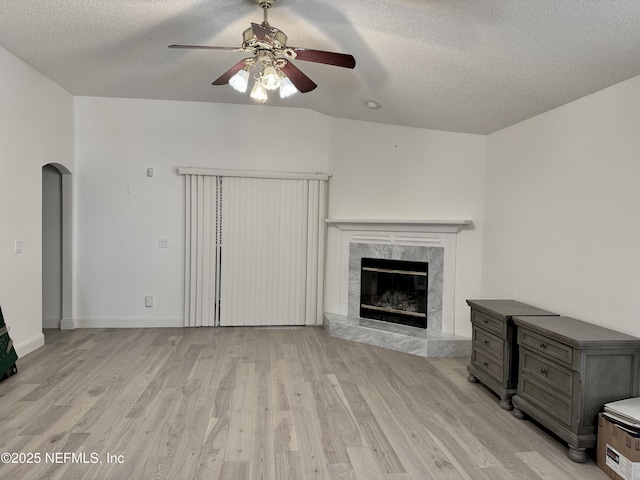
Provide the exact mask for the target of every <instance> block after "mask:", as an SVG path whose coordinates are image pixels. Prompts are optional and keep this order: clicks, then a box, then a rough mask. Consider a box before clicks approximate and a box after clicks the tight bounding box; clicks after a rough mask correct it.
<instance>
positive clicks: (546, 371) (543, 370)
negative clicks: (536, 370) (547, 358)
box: [540, 368, 549, 375]
mask: <svg viewBox="0 0 640 480" xmlns="http://www.w3.org/2000/svg"><path fill="white" fill-rule="evenodd" d="M540 373H541V374H543V375H546V374H547V373H549V371H548V370H547V369H546V368H541V369H540Z"/></svg>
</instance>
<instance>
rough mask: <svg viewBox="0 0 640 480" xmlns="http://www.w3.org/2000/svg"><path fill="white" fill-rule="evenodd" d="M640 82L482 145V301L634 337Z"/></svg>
mask: <svg viewBox="0 0 640 480" xmlns="http://www.w3.org/2000/svg"><path fill="white" fill-rule="evenodd" d="M639 126H640V77H636V78H633V79H631V80H628V81H626V82H623V83H621V84H618V85H615V86H613V87H610V88H608V89H606V90H602V91H600V92H598V93H595V94H593V95H590V96H588V97H585V98H583V99H580V100H578V101H575V102H573V103H571V104H568V105H565V106H563V107H560V108H558V109H556V110H553V111H551V112H548V113H545V114H542V115H540V116H538V117H535V118H532V119H530V120H527V121H524V122H522V123H520V124H518V125H515V126H512V127H510V128H507V129H505V130H502V131H500V132H497V133H495V134H493V135H491V136H490V137H489V139H488V168H487V200H486V204H487V206H486V212H487V213H486V218H485V241H484V260H483V264H484V265H483V296H484V297H485V298H513V299H517V300H521V301H524V302H527V303H531V304H533V305H536V306H539V307H542V308H546V309H549V310H552V311H554V312H556V313H560V314H562V315H567V316H571V317H575V318H578V319H581V320H585V321H587V322H590V323H594V324H598V325H603V326H607V327H609V328H612V329H614V330H619V331H622V332H626V333H629V334H632V335H636V336H640V320H639V319H640V303H638V292H640V274H639V273H638V272H640V254H639V253H638V252H639V248H640V220H639V219H640V161H639V156H638V155H639V152H640V134H639V132H640V130H639Z"/></svg>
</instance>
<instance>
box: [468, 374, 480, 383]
mask: <svg viewBox="0 0 640 480" xmlns="http://www.w3.org/2000/svg"><path fill="white" fill-rule="evenodd" d="M467 381H468V382H471V383H478V379H477V378H476V377H474V376H473V375H471V374H469V376H468V377H467Z"/></svg>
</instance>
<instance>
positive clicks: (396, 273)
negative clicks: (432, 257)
mask: <svg viewBox="0 0 640 480" xmlns="http://www.w3.org/2000/svg"><path fill="white" fill-rule="evenodd" d="M360 277H361V282H360V317H363V318H370V319H373V320H382V321H385V322H391V323H398V324H401V325H407V326H411V327H418V328H427V286H428V278H429V264H428V263H427V262H412V261H404V260H388V259H382V258H362V259H361V275H360Z"/></svg>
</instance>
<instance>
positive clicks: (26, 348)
mask: <svg viewBox="0 0 640 480" xmlns="http://www.w3.org/2000/svg"><path fill="white" fill-rule="evenodd" d="M43 345H44V335H43V334H42V333H40V334H39V335H36V336H35V337H33V338H30V339H29V340H27V341H25V342H21V343H19V344H14V345H13V348H15V349H16V353H17V354H18V358H22V357H24V356H27V355H29V354H30V353H31V352H33V351H35V350H37V349H38V348H40V347H42V346H43Z"/></svg>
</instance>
